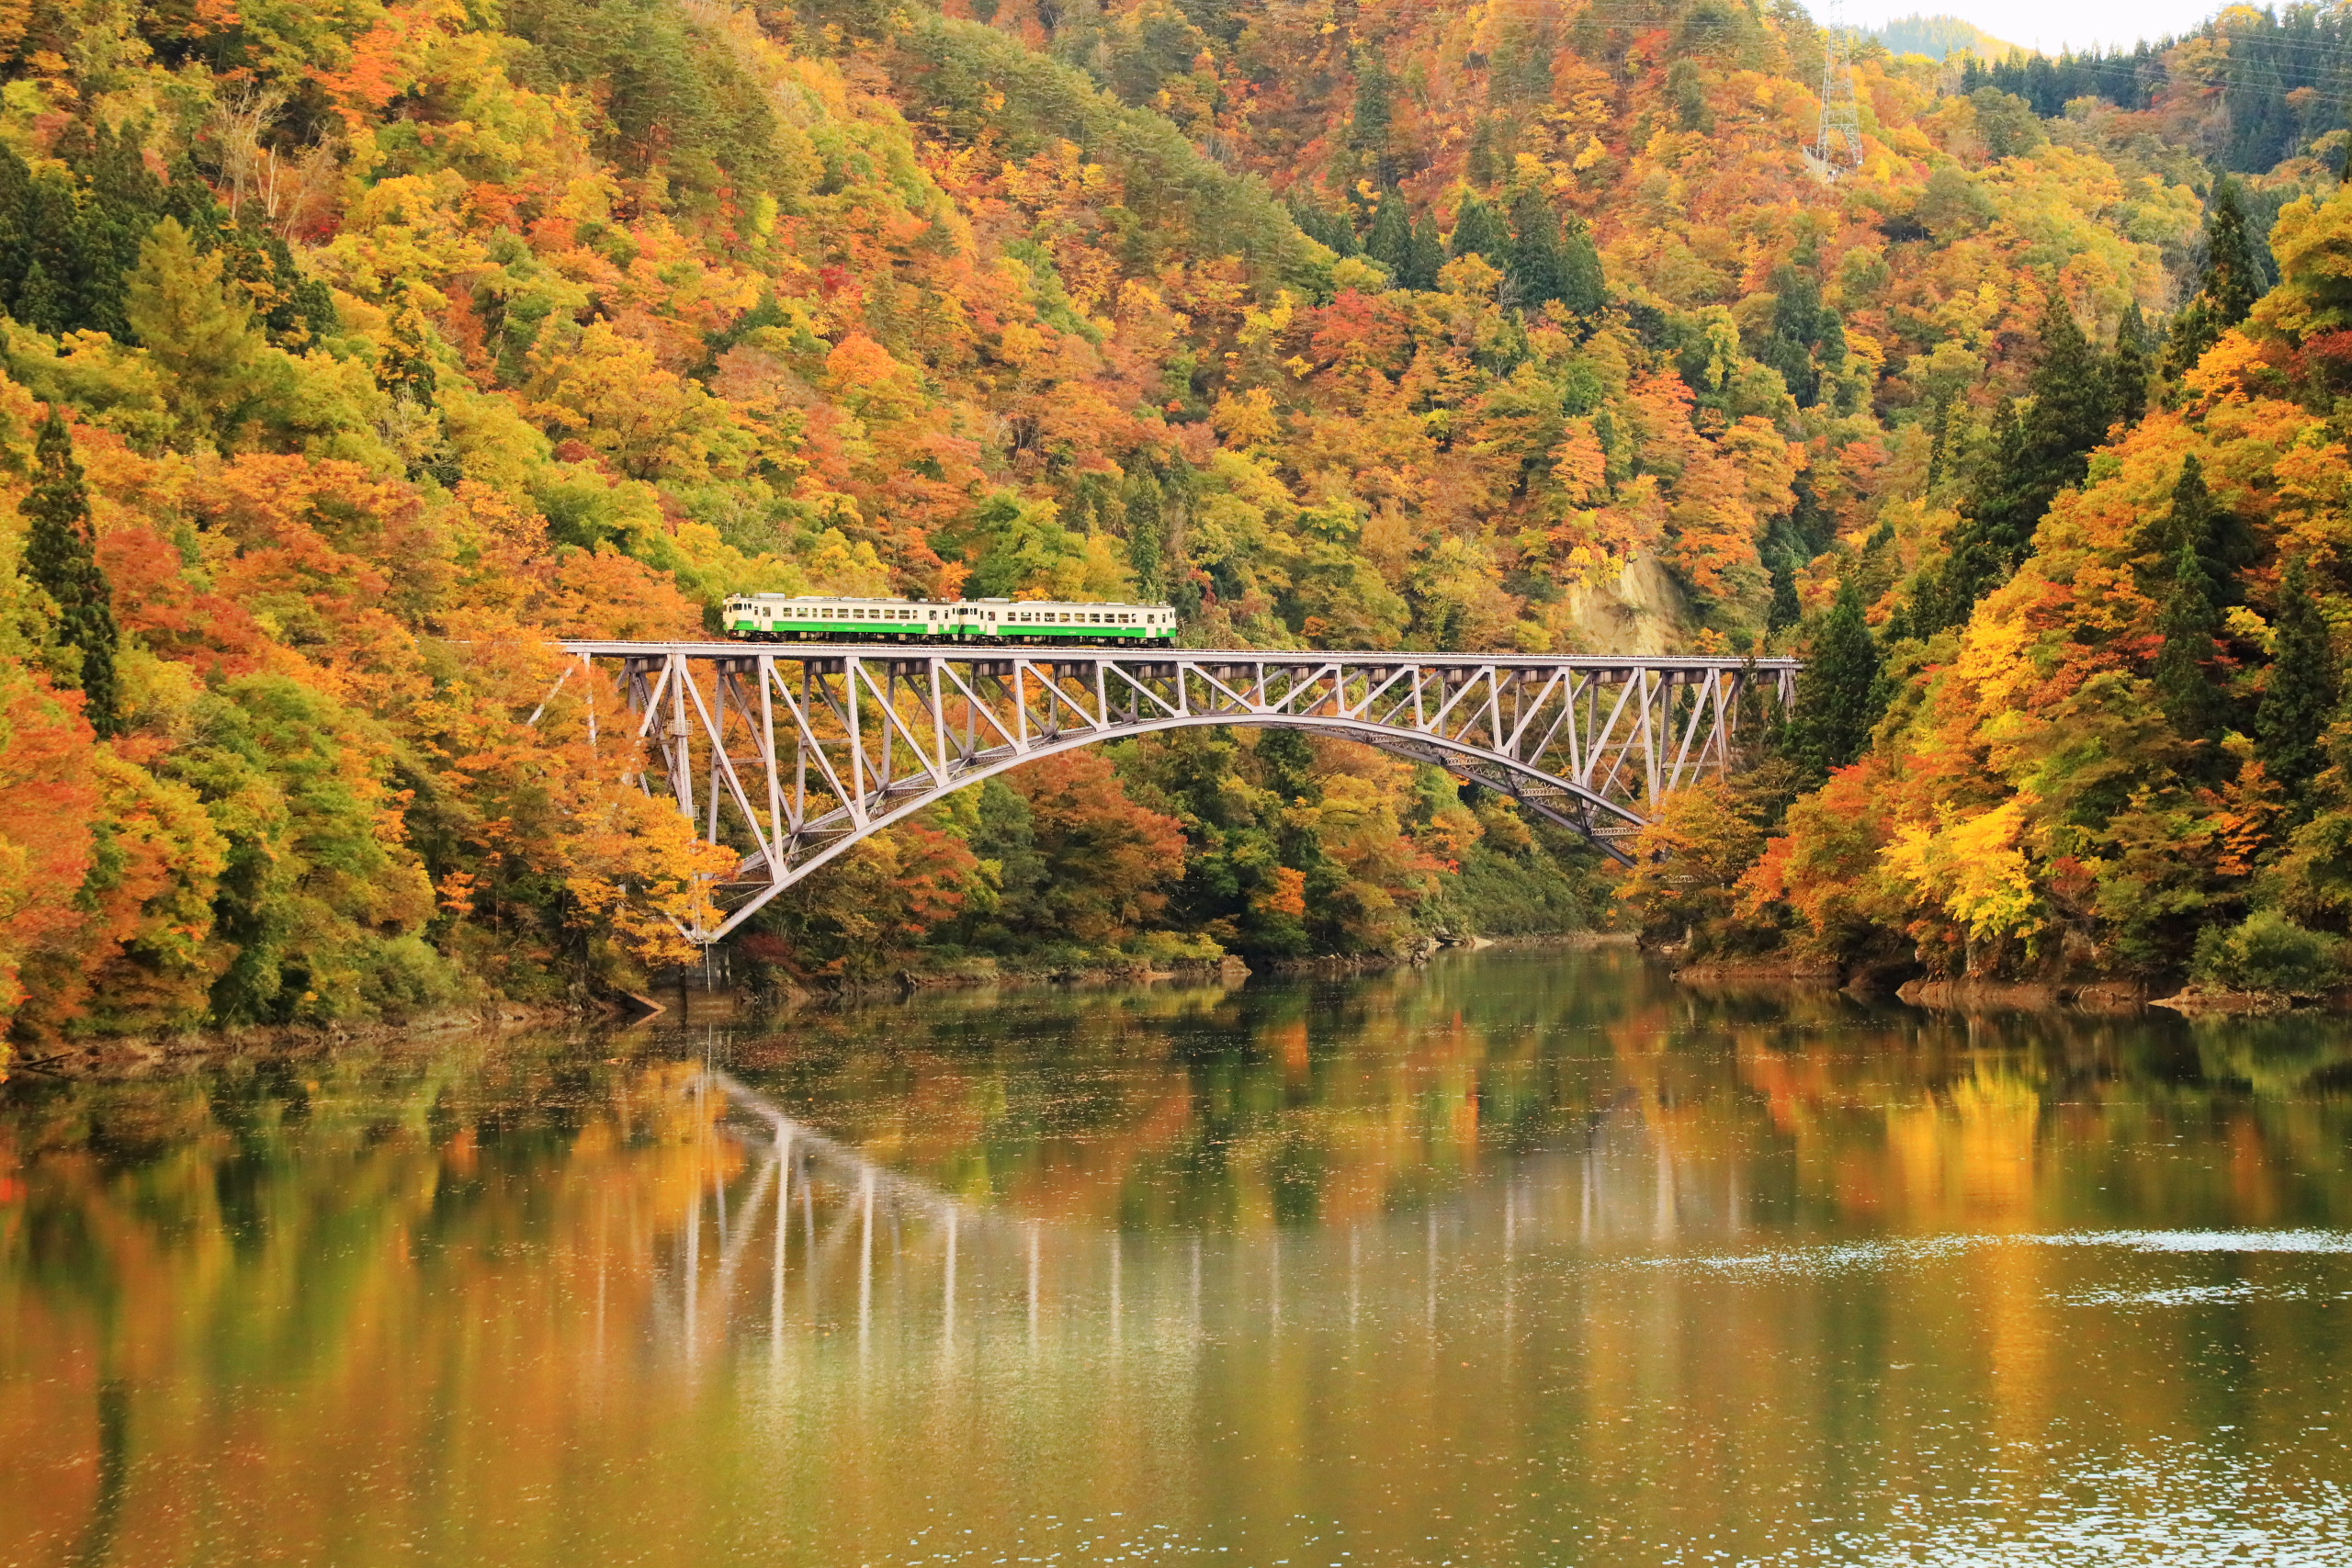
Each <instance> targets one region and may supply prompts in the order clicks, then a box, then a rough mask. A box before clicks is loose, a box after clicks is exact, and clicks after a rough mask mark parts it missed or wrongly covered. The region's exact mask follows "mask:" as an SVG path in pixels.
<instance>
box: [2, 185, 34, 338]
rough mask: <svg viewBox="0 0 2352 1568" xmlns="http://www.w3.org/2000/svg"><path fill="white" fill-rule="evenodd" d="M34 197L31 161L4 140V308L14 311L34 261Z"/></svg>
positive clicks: (10, 311) (20, 318)
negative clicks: (27, 269)
mask: <svg viewBox="0 0 2352 1568" xmlns="http://www.w3.org/2000/svg"><path fill="white" fill-rule="evenodd" d="M32 199H33V171H32V168H31V165H29V164H27V163H26V162H25V161H24V160H23V159H22V158H20V157H18V156H17V150H16V149H15V148H13V147H10V146H8V145H6V143H5V142H0V310H7V311H8V312H9V313H10V314H12V315H13V314H15V313H16V309H17V292H18V291H19V290H21V289H22V288H24V285H25V269H26V268H27V267H28V266H30V265H32V259H33V257H32ZM17 319H18V320H20V321H21V320H22V319H23V318H22V317H18V318H17Z"/></svg>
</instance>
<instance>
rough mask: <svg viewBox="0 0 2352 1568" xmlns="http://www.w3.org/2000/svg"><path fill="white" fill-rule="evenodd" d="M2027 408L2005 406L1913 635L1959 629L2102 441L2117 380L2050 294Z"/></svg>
mask: <svg viewBox="0 0 2352 1568" xmlns="http://www.w3.org/2000/svg"><path fill="white" fill-rule="evenodd" d="M2028 389H2029V391H2030V393H2031V394H2032V399H2033V407H2032V413H2031V415H2030V418H2020V417H2019V416H2018V411H2017V410H2016V408H2015V407H2013V406H2011V405H2009V404H2007V403H2006V402H2005V403H2004V404H2003V405H2002V407H2001V409H2000V411H1999V412H1997V413H1996V414H1995V415H1994V421H1993V431H1992V439H1991V442H1990V443H1989V444H1988V446H1987V447H1986V449H1985V459H1984V461H1983V462H1982V463H1981V464H1980V465H1979V468H1978V470H1977V474H1976V479H1975V482H1974V484H1973V486H1972V487H1971V494H1970V495H1969V497H1968V500H1967V502H1966V503H1965V504H1964V505H1963V506H1962V513H1963V514H1964V516H1965V521H1964V522H1963V523H1962V525H1961V528H1960V531H1959V532H1958V534H1956V535H1955V536H1954V537H1953V540H1952V550H1951V559H1950V560H1949V561H1948V562H1947V563H1946V565H1945V568H1944V570H1943V573H1942V579H1941V582H1940V585H1939V592H1938V602H1937V603H1936V604H1934V605H1932V606H1928V605H1924V604H1923V605H1921V606H1920V611H1921V614H1920V620H1919V625H1918V631H1919V635H1921V636H1923V637H1925V636H1930V635H1932V634H1933V633H1934V632H1935V631H1936V630H1937V629H1938V628H1939V627H1942V626H1958V625H1959V624H1960V623H1961V622H1962V621H1964V620H1966V619H1967V618H1968V613H1969V608H1970V606H1972V605H1973V604H1975V602H1976V601H1977V600H1978V599H1980V598H1982V597H1983V596H1984V595H1985V592H1986V591H1988V590H1989V589H1991V588H1992V587H1993V586H1994V585H1995V584H1996V583H1998V582H1999V581H2001V580H2002V579H2004V578H2006V577H2007V575H2008V574H2009V573H2010V572H2012V571H2014V570H2017V566H2018V562H2019V561H2022V560H2023V559H2024V558H2025V557H2026V552H2027V551H2028V550H2030V549H2031V548H2032V547H2033V534H2034V530H2035V529H2036V528H2038V527H2040V526H2041V517H2042V514H2043V513H2046V512H2048V511H2049V510H2050V503H2051V502H2053V501H2055V500H2056V499H2057V498H2058V492H2059V491H2062V490H2064V489H2065V488H2066V487H2067V486H2069V485H2075V484H2080V483H2081V482H2082V481H2083V478H2084V476H2085V475H2086V473H2088V472H2089V471H2090V455H2091V452H2092V450H2093V449H2094V448H2096V447H2097V446H2098V445H2099V444H2100V443H2101V442H2103V441H2105V440H2106V439H2107V431H2108V426H2109V423H2111V422H2112V406H2113V405H2112V401H2111V400H2112V396H2113V383H2112V380H2111V378H2110V377H2109V372H2108V367H2106V366H2105V365H2103V364H2101V363H2100V356H2099V355H2098V352H2097V351H2096V350H2094V349H2093V348H2092V347H2091V344H2090V340H2089V339H2087V338H2086V337H2084V336H2083V330H2082V328H2081V327H2080V326H2079V325H2078V324H2076V322H2075V313H2074V311H2073V310H2071V309H2069V308H2068V306H2067V304H2066V302H2065V300H2064V299H2061V298H2060V297H2059V296H2058V295H2057V294H2056V293H2055V292H2054V291H2053V292H2052V294H2051V296H2050V298H2049V300H2048V302H2047V304H2046V305H2045V306H2044V308H2043V310H2042V315H2041V357H2040V358H2039V360H2038V361H2037V362H2036V363H2035V365H2034V368H2033V375H2032V378H2030V381H2029V382H2028Z"/></svg>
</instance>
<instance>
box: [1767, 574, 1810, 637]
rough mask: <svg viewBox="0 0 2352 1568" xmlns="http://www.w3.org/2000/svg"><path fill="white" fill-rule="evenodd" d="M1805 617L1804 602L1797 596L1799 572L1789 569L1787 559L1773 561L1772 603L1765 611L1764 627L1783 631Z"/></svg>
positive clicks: (1774, 630)
mask: <svg viewBox="0 0 2352 1568" xmlns="http://www.w3.org/2000/svg"><path fill="white" fill-rule="evenodd" d="M1803 619H1804V603H1803V602H1802V601H1801V600H1799V599H1798V598H1797V574H1796V573H1795V572H1793V571H1791V570H1789V563H1788V562H1787V560H1785V559H1781V560H1776V561H1774V562H1773V563H1772V603H1771V604H1770V605H1769V606H1768V607H1767V608H1766V610H1765V612H1764V629H1765V630H1766V631H1767V632H1782V631H1786V630H1787V629H1788V628H1789V627H1791V626H1795V625H1796V624H1797V622H1799V621H1800V620H1803Z"/></svg>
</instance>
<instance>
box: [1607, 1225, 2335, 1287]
mask: <svg viewBox="0 0 2352 1568" xmlns="http://www.w3.org/2000/svg"><path fill="white" fill-rule="evenodd" d="M1985 1247H2114V1248H2117V1249H2120V1250H2122V1251H2128V1252H2141V1253H2184V1254H2187V1253H2290V1254H2301V1255H2315V1256H2346V1255H2352V1231H2324V1230H2279V1231H2258V1230H2226V1231H2184V1230H2164V1231H2145V1230H2142V1231H2061V1232H2057V1233H2054V1234H2052V1235H2030V1234H2029V1235H2000V1234H1986V1235H1935V1236H1890V1237H1886V1238H1883V1239H1881V1240H1875V1241H1841V1242H1825V1243H1822V1244H1821V1245H1819V1246H1816V1247H1789V1248H1780V1249H1775V1250H1772V1251H1766V1252H1730V1253H1702V1254H1666V1255H1663V1256H1659V1257H1655V1258H1634V1259H1629V1260H1628V1262H1629V1264H1630V1266H1632V1267H1634V1268H1641V1269H1703V1270H1706V1271H1708V1272H1712V1273H1721V1274H1735V1275H1738V1274H1746V1275H1762V1276H1773V1275H1785V1276H1791V1277H1803V1278H1807V1279H1818V1278H1821V1277H1824V1276H1827V1275H1832V1274H1842V1273H1849V1272H1852V1271H1854V1270H1857V1269H1883V1268H1888V1267H1890V1266H1893V1265H1895V1264H1903V1263H1921V1262H1929V1261H1933V1260H1935V1259H1939V1258H1955V1257H1959V1256H1961V1255H1962V1254H1963V1253H1969V1252H1974V1251H1977V1250H1980V1249H1982V1248H1985Z"/></svg>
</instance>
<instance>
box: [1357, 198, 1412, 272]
mask: <svg viewBox="0 0 2352 1568" xmlns="http://www.w3.org/2000/svg"><path fill="white" fill-rule="evenodd" d="M1412 248H1413V215H1412V214H1411V213H1410V212H1408V211H1407V210H1406V209H1405V197H1404V196H1403V195H1402V194H1401V193H1400V192H1397V191H1396V190H1386V191H1383V192H1382V193H1381V197H1380V205H1379V206H1378V207H1377V208H1375V209H1373V214H1372V231H1371V232H1370V233H1368V234H1366V235H1365V236H1364V242H1363V254H1366V255H1368V256H1370V257H1371V258H1372V259H1373V260H1374V261H1376V262H1378V263H1379V264H1380V265H1382V266H1385V267H1386V268H1387V269H1388V276H1389V279H1390V280H1391V281H1392V282H1394V283H1396V284H1397V287H1399V288H1410V287H1411V285H1409V284H1408V283H1406V281H1405V269H1406V267H1407V266H1408V265H1410V263H1411V260H1412V256H1411V254H1410V253H1411V251H1412Z"/></svg>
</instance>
